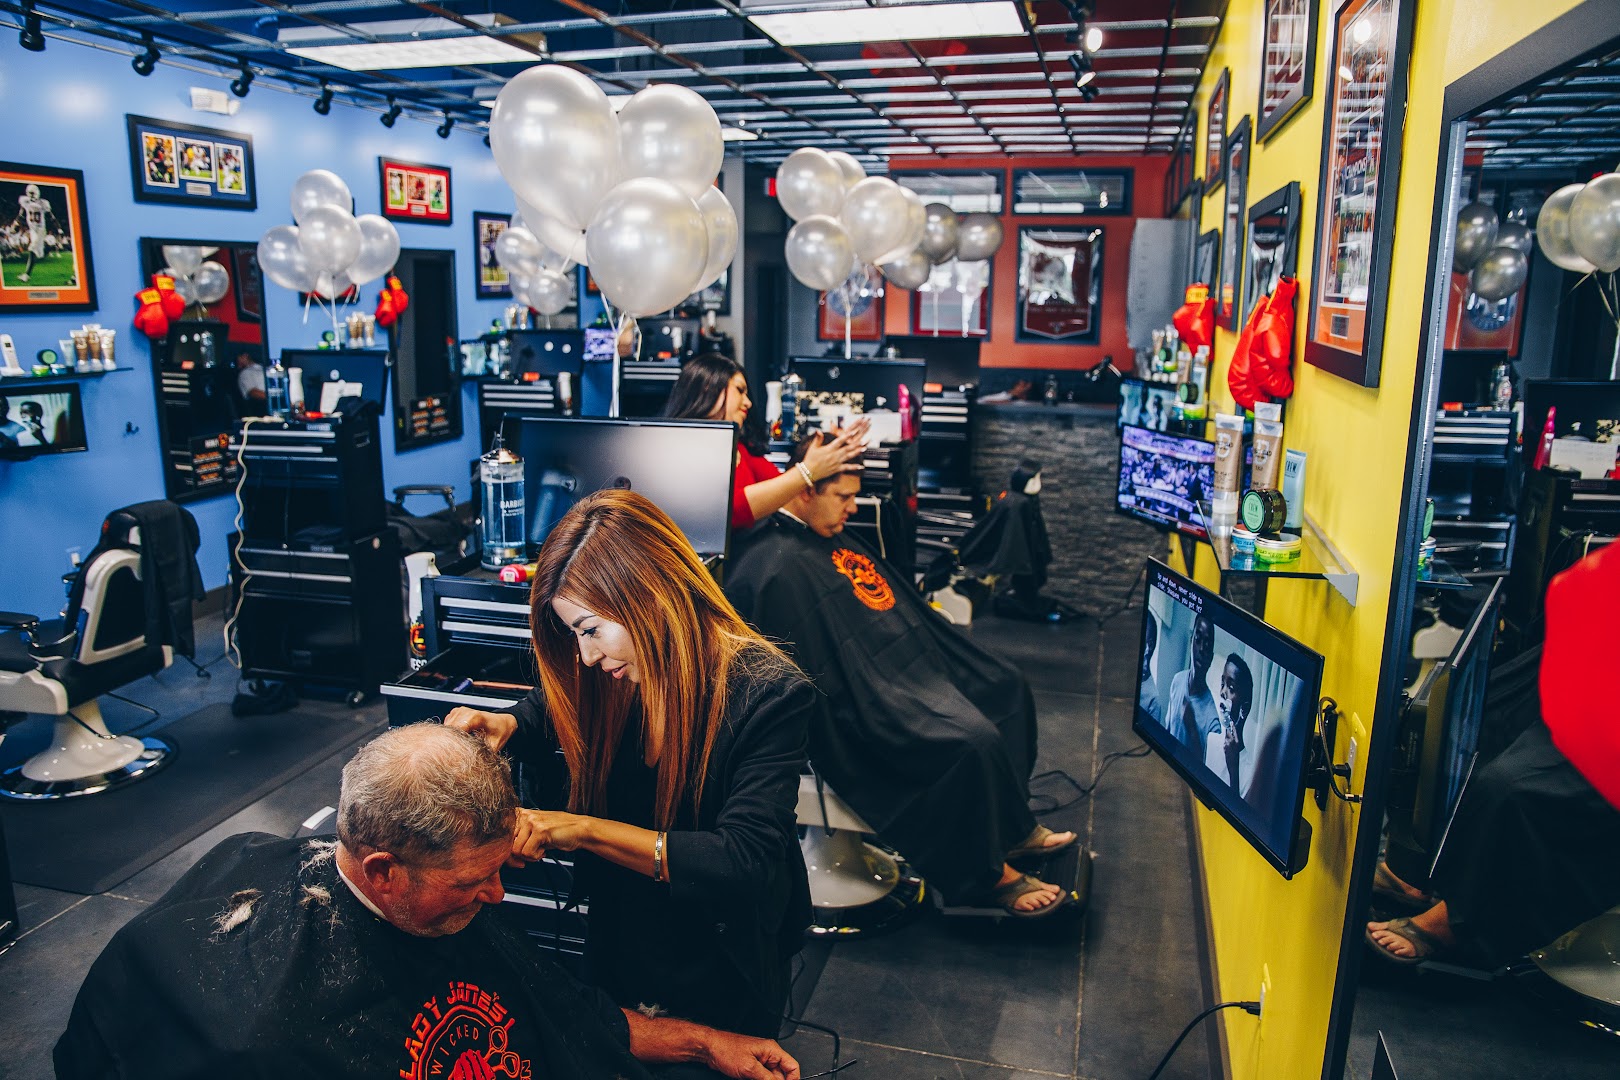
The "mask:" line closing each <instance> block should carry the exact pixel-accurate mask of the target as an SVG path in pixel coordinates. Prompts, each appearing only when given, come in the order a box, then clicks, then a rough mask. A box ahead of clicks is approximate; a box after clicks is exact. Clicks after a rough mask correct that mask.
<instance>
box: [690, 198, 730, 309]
mask: <svg viewBox="0 0 1620 1080" xmlns="http://www.w3.org/2000/svg"><path fill="white" fill-rule="evenodd" d="M697 205H698V210H700V211H701V212H702V214H703V224H704V227H705V228H706V229H707V230H708V233H709V257H708V260H707V261H706V262H705V263H704V264H703V276H702V277H701V278H699V279H698V286H697V288H696V289H693V290H692V291H693V292H697V291H698V290H699V289H707V288H708V287H709V286H710V285H713V284H714V283H715V282H717V281H719V280H720V275H721V274H723V273H725V272H726V267H728V266H730V265H731V260H732V259H733V258H734V257H735V256H736V254H737V211H735V210H733V209H732V208H731V200H730V199H728V198H726V195H725V192H723V191H721V190H720V189H719V188H717V187H712V186H711V187H710V188H709V190H707V191H705V192H704V193H703V197H702V198H700V199H699V200H698V204H697Z"/></svg>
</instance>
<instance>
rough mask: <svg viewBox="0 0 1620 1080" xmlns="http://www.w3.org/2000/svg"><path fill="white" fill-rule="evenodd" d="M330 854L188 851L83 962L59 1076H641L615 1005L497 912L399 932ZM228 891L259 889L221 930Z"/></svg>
mask: <svg viewBox="0 0 1620 1080" xmlns="http://www.w3.org/2000/svg"><path fill="white" fill-rule="evenodd" d="M329 851H330V846H329V844H326V845H323V844H320V843H319V842H315V841H309V840H283V839H280V838H278V837H273V836H268V835H266V834H263V833H247V834H243V835H240V836H233V837H231V838H229V839H227V840H225V841H224V842H222V843H221V844H220V845H219V846H217V847H215V848H214V849H213V850H212V851H210V852H209V853H208V854H207V855H205V856H203V858H202V860H201V861H200V862H198V863H197V865H196V866H194V867H193V868H192V869H191V870H190V871H189V872H188V873H187V874H186V875H185V876H184V877H182V878H181V879H180V880H179V881H178V882H177V883H176V884H175V885H174V887H173V888H172V889H170V890H169V892H168V893H166V894H165V895H164V897H163V898H162V899H161V900H159V901H158V902H157V903H156V904H154V905H153V906H152V907H150V908H148V909H147V910H146V911H144V912H142V913H141V914H139V915H137V916H136V917H135V918H134V919H133V920H131V921H130V922H129V924H128V925H126V926H125V927H124V928H123V929H121V930H119V931H118V933H117V934H115V935H114V936H113V939H112V942H111V943H110V944H109V945H108V946H107V948H106V950H105V951H104V952H103V953H102V954H101V957H100V958H99V959H98V960H97V961H96V962H95V964H94V965H93V966H92V967H91V969H90V974H89V976H88V977H87V978H86V979H85V982H84V986H83V987H82V988H81V989H80V991H79V997H78V1000H77V1001H76V1002H75V1003H74V1005H73V1013H72V1016H71V1018H70V1020H69V1022H68V1029H67V1031H66V1033H65V1034H63V1036H62V1038H61V1040H60V1041H59V1042H58V1043H57V1045H56V1074H57V1076H58V1077H59V1078H60V1080H79V1078H89V1077H98V1078H99V1077H132V1078H133V1077H153V1078H157V1077H163V1078H167V1080H182V1078H189V1077H198V1078H203V1077H206V1078H209V1080H215V1078H219V1077H266V1078H268V1077H276V1078H283V1077H293V1076H299V1077H321V1078H323V1080H331V1078H345V1077H352V1078H355V1080H361V1078H365V1080H394V1078H396V1077H397V1078H399V1080H425V1078H429V1077H437V1078H442V1080H491V1078H493V1077H500V1078H502V1080H506V1078H530V1077H532V1078H534V1080H542V1078H543V1080H575V1078H579V1080H585V1078H597V1077H601V1078H604V1080H610V1078H625V1080H645V1078H646V1076H647V1073H646V1072H645V1070H644V1069H643V1068H642V1066H641V1065H639V1064H638V1063H637V1062H636V1061H635V1060H634V1059H633V1058H632V1057H631V1056H630V1052H629V1049H628V1046H629V1028H628V1026H627V1024H626V1022H625V1019H624V1014H623V1013H621V1012H620V1011H619V1010H618V1009H617V1008H616V1007H614V1006H613V1004H612V1003H611V1002H610V1001H608V1000H607V998H606V997H605V996H604V995H602V994H601V993H600V992H598V991H596V990H591V989H587V988H585V987H583V986H581V985H580V984H579V983H577V982H575V981H574V979H572V978H571V977H570V976H568V975H567V974H566V973H565V972H563V971H562V969H560V968H558V967H557V966H555V965H554V964H552V963H551V962H549V961H547V960H546V959H544V958H543V957H541V956H540V955H539V953H538V952H537V951H536V950H535V949H534V947H533V946H532V945H530V944H529V943H528V942H527V940H525V938H524V936H523V935H522V934H521V933H519V932H517V931H515V930H513V929H511V928H509V927H508V926H507V925H506V924H505V922H504V921H503V920H502V918H501V916H500V915H499V914H498V913H497V912H496V911H494V910H492V909H490V908H487V907H486V908H485V909H484V910H483V911H481V912H479V914H478V915H477V916H476V917H475V918H474V919H473V921H472V923H471V924H470V925H469V926H468V927H467V928H466V929H464V930H462V931H461V932H460V933H458V934H453V935H450V936H448V937H439V938H421V937H414V936H412V935H410V934H407V933H405V932H403V931H401V930H397V929H395V928H394V927H393V926H391V925H389V924H388V923H387V922H385V921H383V920H382V919H380V918H378V917H376V916H375V915H373V914H372V913H371V912H370V911H369V910H368V909H367V908H366V907H365V906H364V905H363V904H361V903H360V901H359V900H358V899H357V898H356V897H355V895H354V893H353V892H351V891H350V889H349V887H348V886H347V885H345V884H344V883H343V881H342V879H341V878H339V877H338V874H337V868H336V866H335V864H334V861H333V859H332V858H331V856H330V854H324V853H326V852H329ZM317 856H319V857H317ZM243 890H258V892H259V896H258V898H257V899H256V900H255V901H254V902H253V905H252V908H251V914H249V915H248V917H247V918H246V919H245V920H244V921H243V922H242V923H241V924H240V925H239V926H236V927H235V928H233V929H229V930H221V929H220V923H219V919H220V917H221V915H223V914H224V913H225V912H227V911H229V910H231V909H233V908H236V907H238V906H239V905H240V904H241V903H242V902H243V901H244V900H245V899H246V898H247V895H250V894H244V892H243Z"/></svg>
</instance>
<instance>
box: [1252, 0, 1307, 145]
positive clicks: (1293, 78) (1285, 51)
mask: <svg viewBox="0 0 1620 1080" xmlns="http://www.w3.org/2000/svg"><path fill="white" fill-rule="evenodd" d="M1260 40H1261V42H1262V46H1261V47H1262V49H1263V50H1264V63H1263V64H1262V65H1261V68H1260V109H1259V111H1258V112H1256V113H1255V114H1254V115H1255V120H1254V131H1255V136H1256V137H1257V138H1259V140H1260V141H1261V142H1265V141H1266V140H1267V139H1269V138H1271V134H1272V132H1274V131H1276V130H1277V129H1278V128H1280V127H1282V126H1283V124H1285V123H1287V122H1288V120H1289V118H1290V117H1292V116H1293V115H1294V114H1295V113H1297V112H1298V111H1299V109H1300V106H1302V105H1304V104H1305V103H1306V102H1307V101H1309V100H1310V99H1311V89H1312V86H1313V85H1314V83H1315V81H1316V0H1266V26H1265V32H1264V33H1263V34H1262V35H1261V38H1260Z"/></svg>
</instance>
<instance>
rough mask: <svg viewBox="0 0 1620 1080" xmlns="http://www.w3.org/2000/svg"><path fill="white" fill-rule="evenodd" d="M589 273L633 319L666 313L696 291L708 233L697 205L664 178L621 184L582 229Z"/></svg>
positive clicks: (705, 253)
mask: <svg viewBox="0 0 1620 1080" xmlns="http://www.w3.org/2000/svg"><path fill="white" fill-rule="evenodd" d="M585 250H586V252H587V253H588V254H589V255H590V265H591V274H592V276H594V277H595V278H596V283H597V284H598V285H599V286H601V288H602V295H603V296H604V297H606V298H607V301H608V302H609V303H610V304H612V305H613V306H614V307H615V308H618V309H619V310H621V311H623V312H624V313H626V314H628V315H634V316H636V317H638V318H640V317H641V316H645V315H655V314H657V313H658V312H660V311H668V310H669V309H670V308H672V307H674V306H675V305H676V304H678V303H680V302H681V301H682V300H684V299H686V298H687V297H688V296H690V295H692V293H693V292H695V291H696V290H697V282H698V276H699V275H701V274H702V273H703V268H704V266H705V264H707V262H708V259H709V235H708V232H707V230H706V229H705V228H704V225H703V214H702V212H701V211H700V210H698V207H697V203H695V202H693V201H692V200H691V199H690V198H688V197H687V196H686V194H685V193H684V192H682V191H681V189H680V188H678V187H676V186H675V185H674V184H671V183H670V182H669V181H667V180H658V179H656V178H654V177H650V176H639V177H637V178H636V179H634V180H626V181H625V182H624V183H622V184H620V185H619V186H618V187H616V188H614V189H613V190H612V191H610V192H608V194H607V197H606V198H604V199H603V200H602V205H601V206H600V207H599V208H598V209H597V212H596V219H595V220H594V221H592V222H591V226H590V228H588V229H586V230H585Z"/></svg>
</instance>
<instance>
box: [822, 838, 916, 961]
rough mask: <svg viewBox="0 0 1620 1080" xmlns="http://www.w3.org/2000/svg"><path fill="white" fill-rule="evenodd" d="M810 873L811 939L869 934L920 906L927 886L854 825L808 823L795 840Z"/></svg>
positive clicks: (910, 915) (902, 919)
mask: <svg viewBox="0 0 1620 1080" xmlns="http://www.w3.org/2000/svg"><path fill="white" fill-rule="evenodd" d="M799 846H800V848H801V849H802V850H803V852H804V865H805V869H806V870H807V871H808V872H809V875H810V902H811V904H812V907H813V914H812V920H813V921H812V922H811V925H810V929H809V934H810V936H811V937H813V938H837V939H840V940H845V939H848V938H853V937H861V936H867V937H873V936H876V935H878V934H884V933H887V932H889V931H891V930H895V929H898V928H899V927H901V926H903V925H905V924H906V923H908V922H910V921H911V920H912V919H913V918H915V917H916V916H918V915H919V914H921V913H922V911H923V900H924V898H925V897H926V895H927V885H926V884H925V883H924V882H923V879H922V878H920V877H918V876H917V875H916V874H915V873H913V872H912V870H911V867H910V866H909V865H908V864H907V863H906V861H905V859H903V858H901V857H900V856H899V855H898V854H897V853H895V852H893V851H890V850H888V849H886V848H883V847H880V846H879V845H877V844H873V843H870V842H868V841H866V840H865V839H864V838H863V837H862V835H861V834H860V833H858V832H856V831H854V830H853V829H834V830H832V831H831V835H829V834H828V831H827V830H826V829H823V828H822V827H820V826H818V825H812V826H809V827H808V829H807V830H806V833H805V836H804V838H803V839H802V840H800V841H799Z"/></svg>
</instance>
